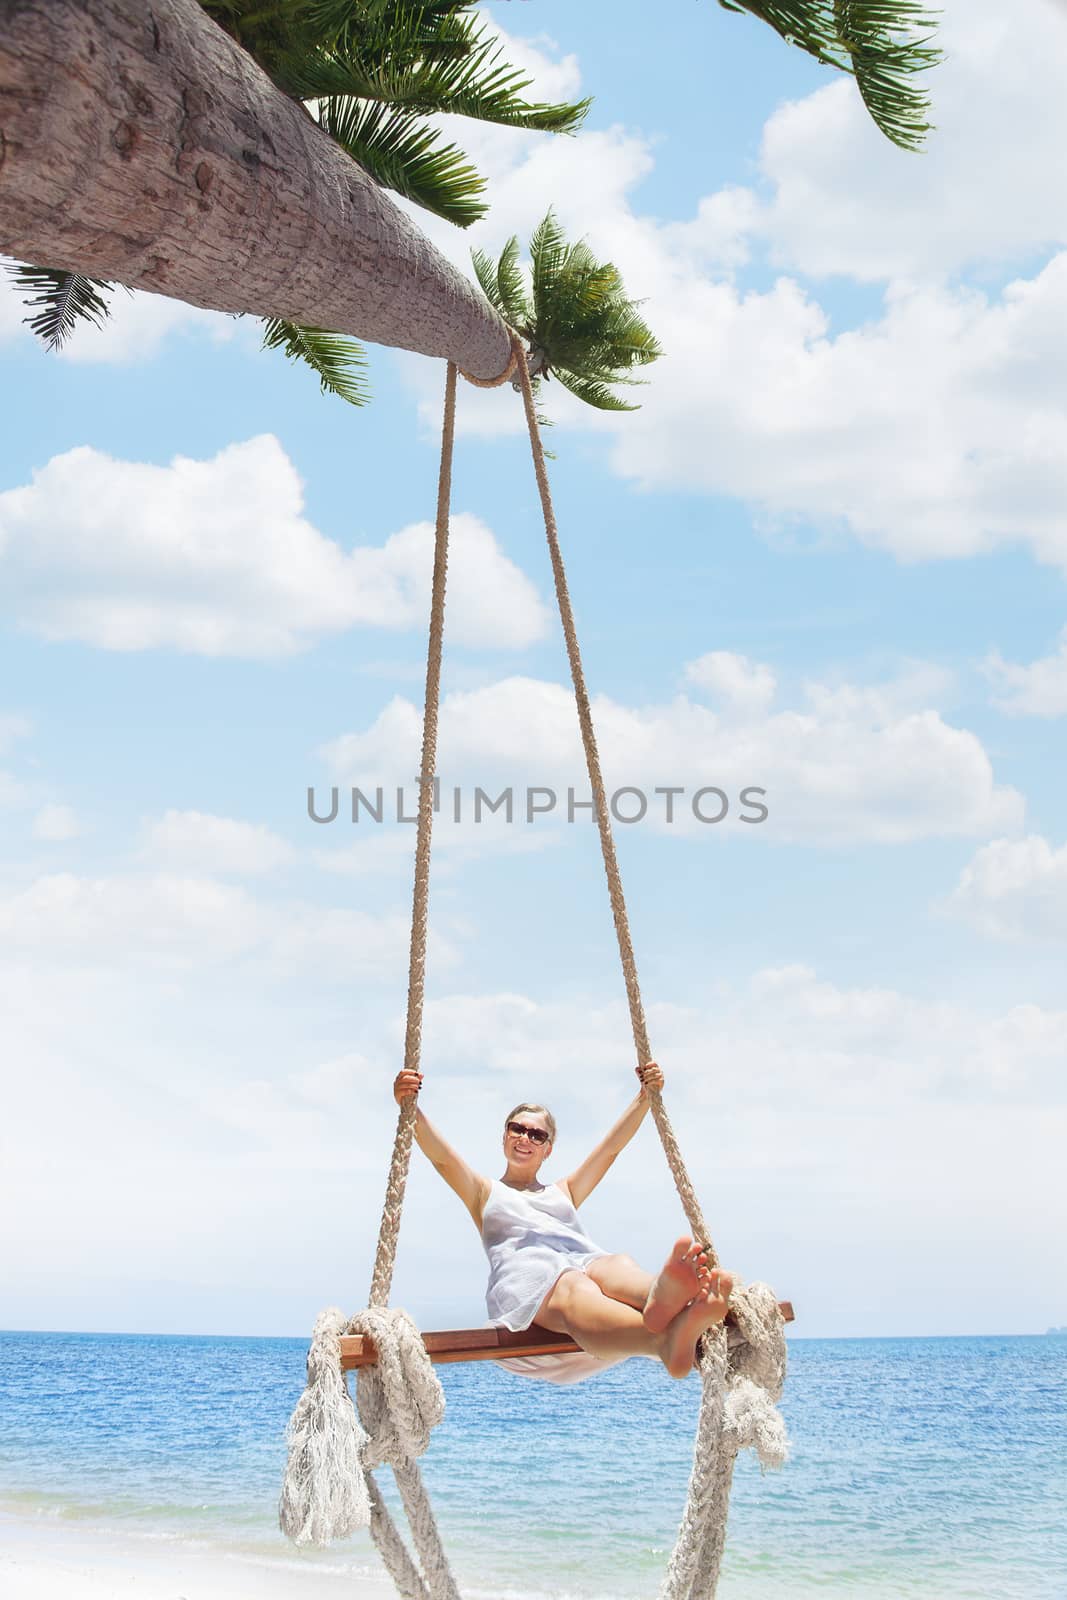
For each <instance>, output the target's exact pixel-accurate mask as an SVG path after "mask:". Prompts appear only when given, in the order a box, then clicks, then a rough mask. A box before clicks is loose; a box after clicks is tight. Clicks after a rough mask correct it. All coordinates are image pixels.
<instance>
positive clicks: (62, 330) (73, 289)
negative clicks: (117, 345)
mask: <svg viewBox="0 0 1067 1600" xmlns="http://www.w3.org/2000/svg"><path fill="white" fill-rule="evenodd" d="M7 271H8V273H9V274H10V276H11V277H12V278H13V279H14V282H15V287H16V289H17V290H18V291H19V293H20V294H21V295H22V298H23V300H24V301H25V303H26V305H28V306H31V307H32V306H36V307H37V308H38V309H37V310H36V311H35V312H34V313H33V315H32V316H29V317H23V319H22V320H23V321H24V322H26V323H28V324H29V327H30V329H31V331H32V332H33V333H35V334H36V335H37V337H38V339H40V340H41V341H42V343H43V344H44V345H45V346H46V347H47V349H49V350H51V351H53V352H55V351H57V350H60V349H61V348H62V346H63V344H64V343H65V341H66V340H67V339H69V337H70V335H71V334H72V333H73V332H74V329H75V328H76V327H77V325H78V323H79V322H91V323H92V324H93V325H94V327H97V328H99V327H100V326H101V325H102V324H103V322H104V321H105V320H106V318H107V315H108V304H107V300H106V299H105V296H106V295H108V294H109V293H110V292H111V290H112V289H113V288H114V285H113V284H110V283H103V282H102V281H101V280H100V279H99V278H86V277H83V276H82V274H81V273H79V272H61V271H59V270H58V269H57V268H54V267H31V266H23V265H10V266H8V268H7Z"/></svg>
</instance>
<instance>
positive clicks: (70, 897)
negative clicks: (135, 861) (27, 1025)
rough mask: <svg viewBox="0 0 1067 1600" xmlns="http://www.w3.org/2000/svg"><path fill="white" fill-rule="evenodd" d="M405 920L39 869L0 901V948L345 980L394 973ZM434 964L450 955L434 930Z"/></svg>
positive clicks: (107, 962) (82, 962)
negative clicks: (355, 974) (357, 971)
mask: <svg viewBox="0 0 1067 1600" xmlns="http://www.w3.org/2000/svg"><path fill="white" fill-rule="evenodd" d="M408 937H409V922H408V919H407V917H405V916H398V915H386V916H374V915H371V914H369V913H365V912H361V911H355V910H348V909H345V908H339V907H333V906H316V905H311V904H308V903H305V902H293V901H267V900H262V899H257V898H256V897H254V896H253V895H251V894H249V893H248V892H247V891H246V890H245V889H243V888H241V887H238V886H236V885H233V884H227V883H221V882H219V881H218V880H217V879H214V878H210V877H206V876H193V875H191V874H185V875H179V874H177V873H165V872H156V873H144V874H136V873H126V874H117V875H113V876H110V877H104V876H102V877H96V878H90V877H86V876H80V875H78V874H75V873H72V872H60V873H49V874H46V875H44V876H41V877H38V878H36V879H34V880H33V881H32V882H31V883H30V884H29V885H28V886H27V887H25V888H22V889H18V890H15V891H13V892H11V893H9V894H7V895H5V896H3V897H0V949H2V950H3V951H4V952H5V953H6V954H7V956H8V958H9V959H14V958H17V957H20V956H25V955H34V956H35V957H36V958H37V959H43V960H45V961H47V962H49V963H57V964H60V965H63V964H71V963H73V964H74V965H75V966H81V967H99V968H104V969H108V968H110V967H112V966H113V965H114V964H116V963H118V964H120V965H122V966H125V965H126V964H127V963H132V964H133V965H134V966H136V967H146V968H154V969H157V970H159V971H162V972H175V973H177V972H182V971H192V970H194V969H197V968H199V969H201V970H207V969H212V970H214V969H217V968H218V967H219V966H220V965H222V964H228V963H234V964H248V965H252V966H255V967H256V968H258V969H260V970H262V971H266V972H269V973H271V974H273V975H274V976H276V977H282V976H286V975H289V974H303V975H305V976H306V975H307V974H308V973H312V974H315V975H317V976H319V977H321V978H324V979H338V978H345V977H347V976H349V975H350V974H351V973H352V970H353V966H354V965H355V964H357V963H358V965H359V967H360V968H361V969H363V970H366V971H373V972H378V973H381V972H388V971H399V970H401V966H402V963H404V962H405V961H406V959H407V948H408ZM434 938H435V941H436V951H435V960H437V961H440V962H442V963H444V964H448V963H449V962H450V961H451V960H453V959H454V957H453V953H452V947H451V945H450V942H449V941H448V940H447V938H445V937H444V936H442V935H441V934H440V932H438V931H435V934H434Z"/></svg>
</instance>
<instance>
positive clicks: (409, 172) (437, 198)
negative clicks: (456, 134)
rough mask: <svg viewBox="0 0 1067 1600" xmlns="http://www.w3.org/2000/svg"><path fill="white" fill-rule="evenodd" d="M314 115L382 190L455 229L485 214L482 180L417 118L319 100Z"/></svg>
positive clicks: (360, 103)
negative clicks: (421, 209)
mask: <svg viewBox="0 0 1067 1600" xmlns="http://www.w3.org/2000/svg"><path fill="white" fill-rule="evenodd" d="M316 112H317V119H318V121H319V123H320V125H321V126H322V127H323V128H324V129H325V130H326V132H327V133H328V134H329V135H330V137H331V138H332V139H334V140H336V142H337V143H338V144H339V145H340V146H341V147H342V149H344V150H347V151H348V153H349V155H350V156H353V157H354V158H355V159H356V160H357V161H358V162H359V163H360V165H361V166H362V167H365V168H366V170H367V171H368V172H369V173H370V175H371V177H372V178H374V179H375V181H376V182H377V183H380V184H382V185H383V187H385V188H387V189H392V190H394V191H395V192H396V193H397V194H402V195H405V196H406V197H407V198H408V199H409V200H414V202H415V203H416V205H420V206H422V207H424V209H425V210H427V211H433V212H435V213H436V215H437V216H439V217H446V218H447V219H448V221H449V222H454V223H456V224H458V226H459V227H461V228H466V227H469V226H470V224H471V223H472V222H476V221H477V220H478V218H479V217H481V216H484V214H485V212H486V210H487V209H488V208H487V207H486V205H485V204H484V203H483V202H481V201H479V200H478V199H476V196H477V195H480V194H481V193H482V192H483V190H484V189H485V179H484V178H482V177H480V176H479V174H478V173H477V172H476V171H475V170H474V168H473V167H472V166H470V165H469V163H468V162H467V159H466V157H465V156H464V154H463V152H462V151H461V150H459V149H458V148H457V147H456V146H455V145H453V144H449V145H443V144H441V142H440V141H441V135H440V133H439V132H438V131H437V130H436V129H435V128H431V127H429V126H427V124H425V123H423V122H421V121H420V120H419V118H418V117H417V116H415V115H413V114H412V113H410V112H404V111H393V110H390V109H389V108H388V107H387V106H384V105H381V104H378V103H375V102H373V101H365V100H356V99H352V98H344V99H341V98H335V99H330V100H320V101H319V103H318V106H317V108H316Z"/></svg>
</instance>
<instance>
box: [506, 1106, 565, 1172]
mask: <svg viewBox="0 0 1067 1600" xmlns="http://www.w3.org/2000/svg"><path fill="white" fill-rule="evenodd" d="M555 1132H556V1121H555V1118H554V1117H553V1115H552V1113H551V1111H548V1110H547V1109H546V1108H545V1107H544V1106H534V1105H527V1104H523V1105H518V1106H516V1107H515V1109H514V1111H512V1112H511V1113H510V1115H509V1116H508V1118H507V1120H506V1121H505V1123H504V1156H505V1159H506V1160H507V1164H508V1170H507V1176H508V1177H509V1178H510V1179H511V1180H512V1182H514V1183H532V1182H533V1181H534V1180H535V1178H536V1177H537V1174H538V1172H539V1170H540V1168H541V1165H542V1163H543V1162H544V1161H546V1160H547V1159H548V1157H549V1155H550V1154H551V1152H552V1141H553V1138H554V1136H555ZM539 1133H543V1134H545V1135H547V1137H546V1138H544V1139H542V1140H539V1139H538V1138H537V1134H539Z"/></svg>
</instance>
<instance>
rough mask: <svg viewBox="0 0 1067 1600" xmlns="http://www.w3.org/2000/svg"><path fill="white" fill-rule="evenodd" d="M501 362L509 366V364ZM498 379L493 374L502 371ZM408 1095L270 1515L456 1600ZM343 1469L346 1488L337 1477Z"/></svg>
mask: <svg viewBox="0 0 1067 1600" xmlns="http://www.w3.org/2000/svg"><path fill="white" fill-rule="evenodd" d="M456 370H457V369H456V366H455V363H454V362H451V361H450V362H449V364H448V372H447V375H446V378H445V408H444V424H443V427H442V430H441V465H440V471H439V473H438V480H437V519H436V525H435V530H434V564H433V584H432V589H431V598H430V629H429V644H428V647H427V652H426V695H425V710H424V715H423V723H422V760H421V763H420V767H419V810H418V826H417V829H416V835H415V885H414V890H413V895H412V910H411V944H410V952H409V967H408V1001H407V1026H406V1031H405V1037H404V1066H405V1068H408V1069H410V1070H412V1071H416V1072H417V1071H418V1067H419V1057H420V1054H421V1049H422V1013H423V1001H424V996H425V987H426V938H427V922H428V914H429V901H430V837H431V833H432V830H433V776H434V768H435V766H436V763H437V721H438V710H439V706H440V699H441V646H442V639H443V636H444V622H445V580H446V576H447V572H448V521H449V506H450V501H451V496H452V454H453V444H454V440H455V431H456ZM509 370H510V369H509ZM501 381H502V380H501ZM415 1117H416V1103H415V1097H414V1096H411V1097H409V1098H407V1099H405V1100H404V1101H403V1102H402V1103H401V1107H400V1113H399V1116H398V1118H397V1129H396V1138H395V1140H394V1141H393V1153H392V1157H391V1159H390V1162H389V1175H388V1177H387V1179H386V1187H385V1204H384V1206H383V1208H382V1219H381V1224H380V1226H379V1230H378V1248H377V1251H376V1252H375V1258H374V1271H373V1273H372V1275H371V1287H370V1306H369V1308H368V1309H367V1310H366V1311H364V1312H361V1313H360V1314H359V1315H358V1316H356V1317H353V1318H351V1319H350V1320H348V1321H346V1320H345V1318H344V1316H343V1315H342V1313H341V1312H339V1311H327V1312H324V1313H323V1315H322V1316H321V1317H320V1318H319V1320H318V1322H317V1323H316V1326H315V1333H314V1335H313V1336H312V1345H311V1351H310V1353H309V1355H308V1381H307V1387H306V1389H305V1391H304V1394H303V1396H302V1398H301V1399H300V1400H299V1401H298V1403H297V1406H296V1410H295V1411H294V1413H293V1417H292V1420H291V1422H290V1424H289V1433H288V1465H287V1467H286V1474H285V1481H284V1484H283V1487H282V1499H281V1505H280V1508H279V1520H280V1523H281V1526H282V1529H283V1531H284V1532H285V1533H288V1534H289V1536H290V1537H291V1538H294V1539H296V1540H297V1541H298V1542H305V1541H310V1540H313V1541H314V1542H315V1543H318V1544H325V1543H329V1541H330V1539H332V1538H338V1537H344V1536H345V1535H346V1534H349V1533H351V1532H353V1530H354V1529H355V1528H359V1527H366V1526H367V1525H368V1523H369V1525H370V1530H371V1536H372V1538H373V1539H374V1542H375V1544H376V1545H377V1547H378V1551H379V1553H380V1555H381V1557H382V1560H383V1561H384V1563H385V1566H386V1568H387V1570H388V1572H389V1575H390V1577H391V1578H392V1579H393V1582H394V1583H395V1584H396V1586H397V1589H398V1590H399V1591H400V1593H401V1594H402V1595H403V1596H404V1597H405V1600H459V1591H458V1589H457V1588H456V1582H455V1579H454V1578H453V1576H452V1573H451V1570H450V1568H449V1565H448V1558H447V1556H446V1555H445V1552H444V1546H443V1545H442V1543H441V1537H440V1534H439V1533H438V1530H437V1524H436V1522H435V1520H434V1515H433V1511H432V1509H431V1507H430V1501H429V1497H428V1496H427V1494H426V1489H425V1486H424V1484H423V1481H422V1474H421V1472H420V1471H419V1468H418V1463H417V1460H416V1458H417V1457H418V1456H419V1455H421V1454H422V1452H423V1451H424V1450H425V1449H426V1446H427V1444H428V1443H429V1437H430V1429H431V1428H433V1427H434V1426H435V1425H436V1423H438V1422H440V1420H441V1418H442V1417H443V1416H444V1409H445V1400H444V1391H443V1390H442V1388H441V1385H440V1383H439V1382H438V1379H437V1375H436V1374H435V1372H434V1370H433V1367H432V1365H431V1362H430V1358H429V1356H428V1355H427V1354H426V1349H425V1346H424V1345H423V1342H422V1340H421V1339H420V1337H419V1332H418V1329H417V1328H416V1327H415V1324H414V1323H413V1322H412V1321H411V1319H410V1317H408V1316H407V1315H406V1313H404V1312H403V1311H395V1310H389V1309H387V1308H388V1301H389V1290H390V1287H391V1285H392V1281H393V1268H394V1265H395V1263H396V1247H397V1240H398V1238H399V1236H400V1217H401V1212H402V1210H403V1206H404V1191H405V1189H406V1187H407V1177H408V1168H409V1166H410V1164H411V1142H412V1139H413V1137H414V1133H415ZM342 1333H368V1334H370V1335H371V1336H372V1337H373V1339H374V1342H375V1345H376V1347H377V1351H378V1362H377V1365H376V1366H374V1367H365V1368H363V1369H361V1371H360V1374H359V1378H358V1381H357V1384H356V1394H357V1400H358V1404H359V1412H360V1417H361V1418H362V1420H363V1424H364V1427H365V1428H366V1433H364V1431H363V1428H361V1427H360V1423H359V1420H358V1419H357V1417H356V1414H355V1411H354V1409H353V1406H352V1401H351V1397H350V1395H349V1392H348V1386H347V1384H346V1383H345V1379H344V1375H343V1374H342V1372H341V1351H340V1343H339V1340H340V1336H341V1334H342ZM383 1463H388V1464H389V1465H390V1466H391V1467H392V1469H393V1474H394V1477H395V1478H396V1482H397V1487H398V1488H399V1490H400V1495H401V1499H402V1500H403V1502H404V1510H405V1511H406V1513H407V1517H408V1522H409V1525H410V1527H411V1535H412V1539H413V1541H414V1544H415V1549H416V1551H417V1553H418V1557H419V1561H420V1563H421V1567H422V1571H421V1573H420V1572H419V1570H418V1568H417V1567H416V1566H415V1563H414V1562H413V1561H412V1559H411V1556H410V1555H409V1553H408V1550H407V1547H406V1546H405V1544H404V1541H403V1538H402V1537H401V1535H400V1532H399V1530H398V1529H397V1527H396V1525H395V1523H394V1522H393V1520H392V1518H391V1517H390V1515H389V1512H388V1511H387V1509H386V1507H385V1505H384V1503H383V1502H382V1499H381V1496H380V1494H379V1493H378V1489H377V1485H376V1484H375V1482H374V1479H373V1476H372V1472H373V1469H374V1468H375V1467H376V1466H379V1465H381V1464H383ZM343 1475H347V1486H344V1485H342V1482H341V1479H342V1476H343Z"/></svg>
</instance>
